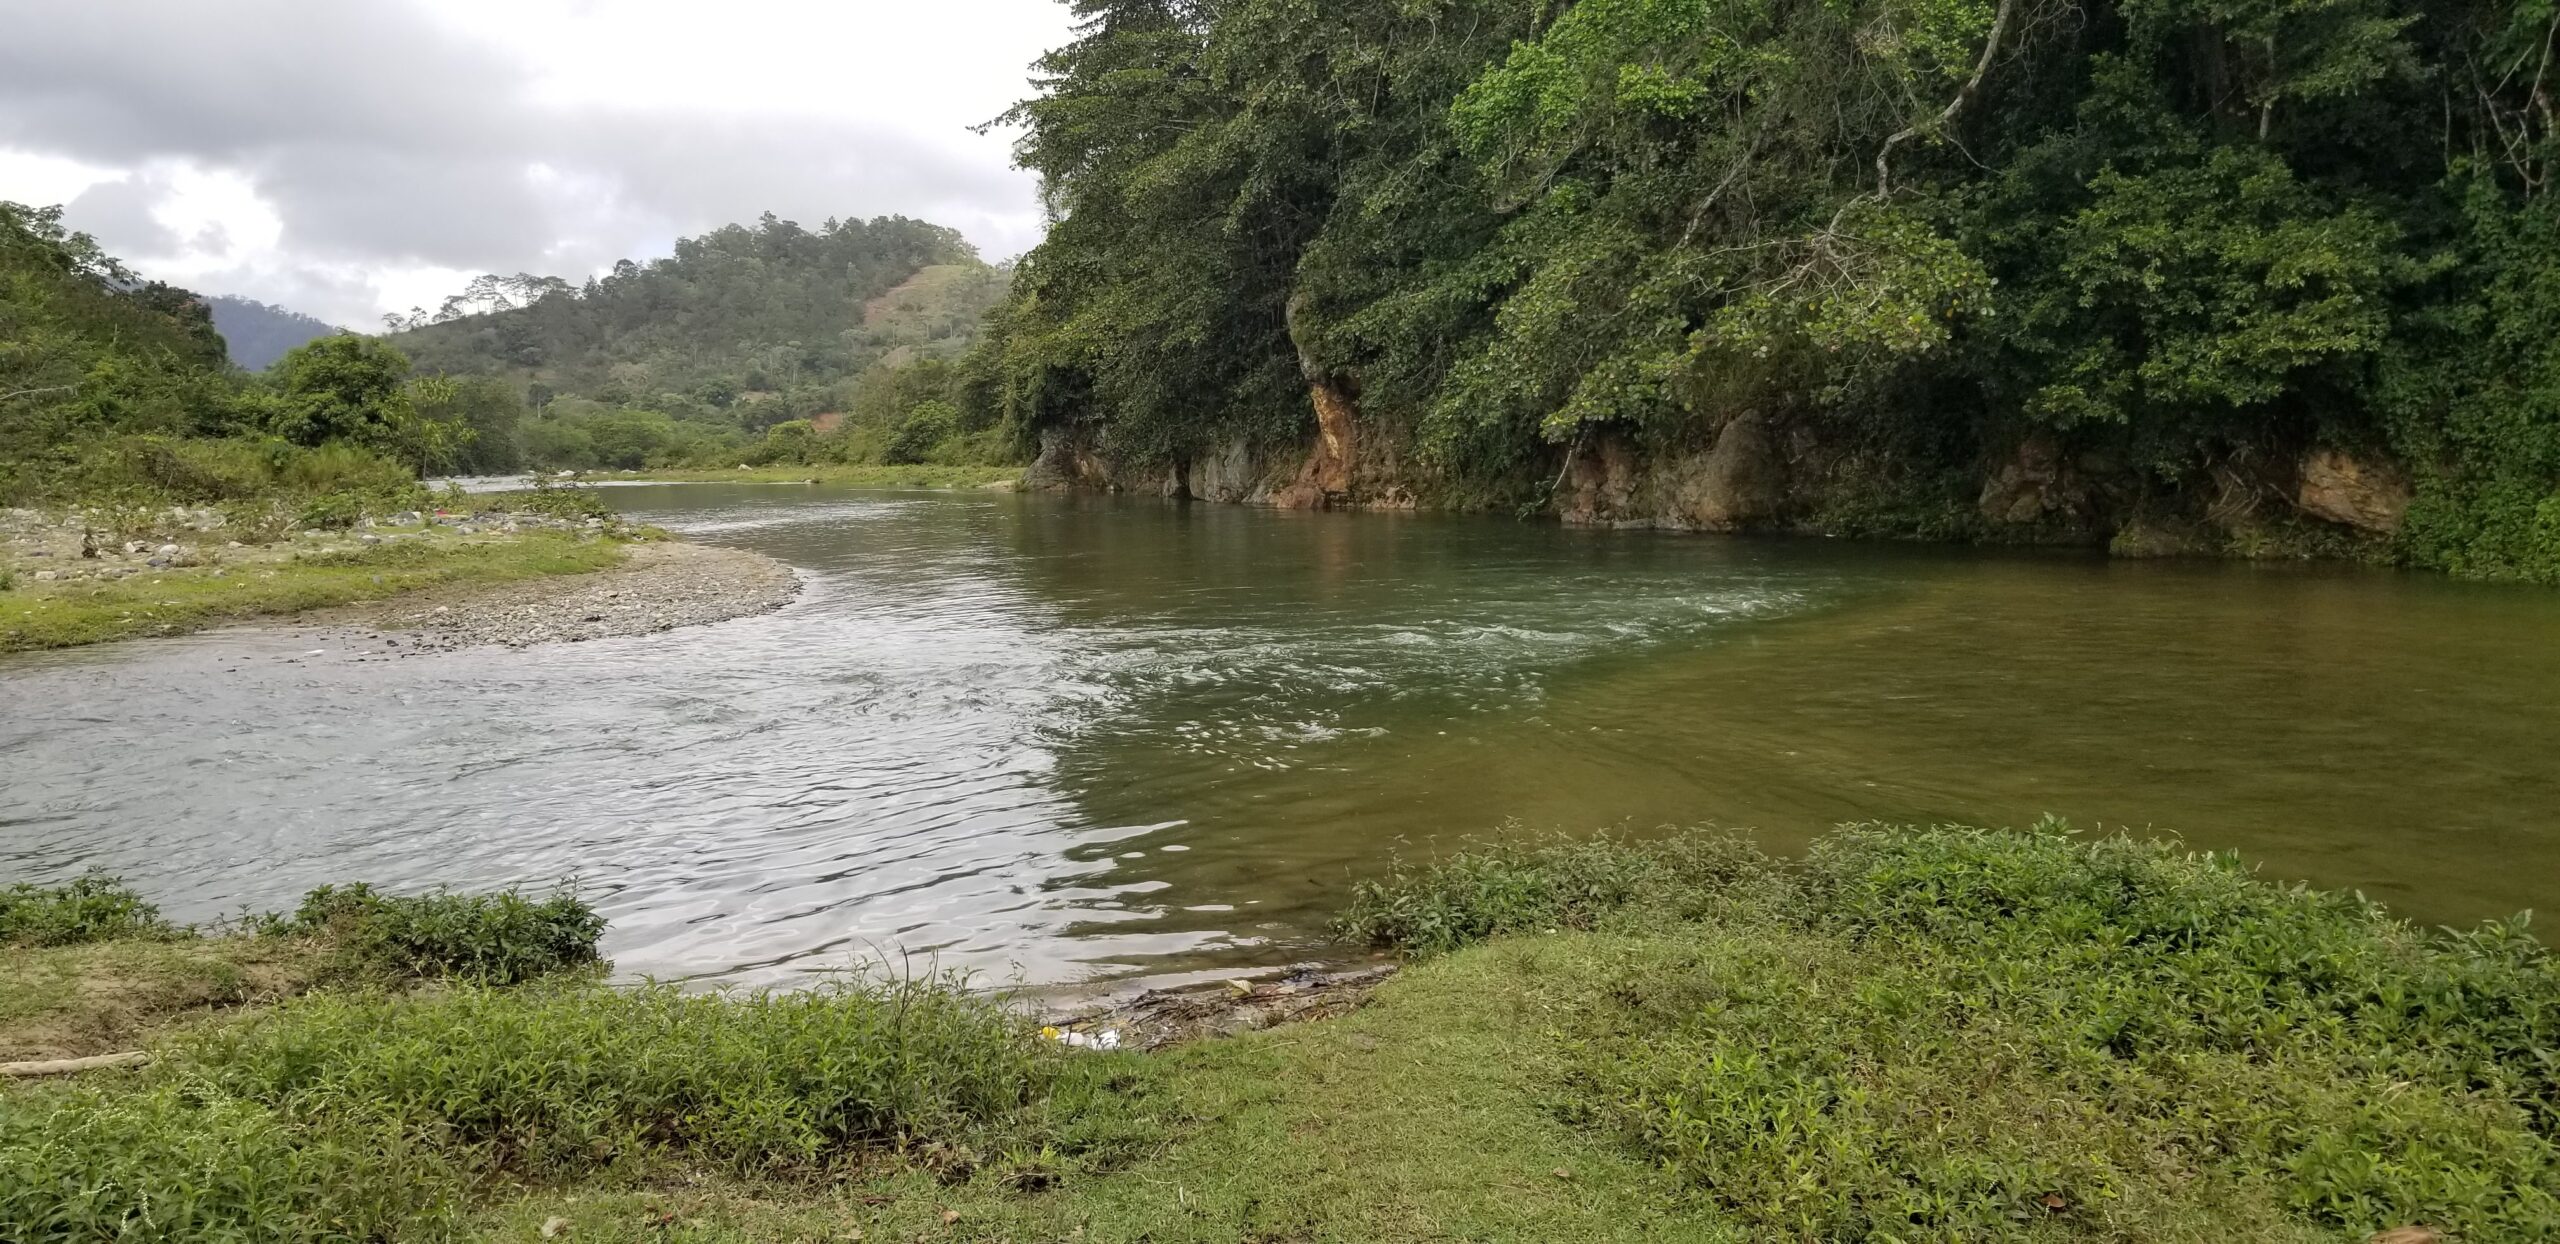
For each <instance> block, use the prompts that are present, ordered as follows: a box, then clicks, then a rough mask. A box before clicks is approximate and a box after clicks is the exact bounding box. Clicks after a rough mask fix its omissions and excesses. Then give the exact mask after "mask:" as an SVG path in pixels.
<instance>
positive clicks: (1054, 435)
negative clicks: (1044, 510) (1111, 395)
mask: <svg viewBox="0 0 2560 1244" xmlns="http://www.w3.org/2000/svg"><path fill="white" fill-rule="evenodd" d="M1022 486H1023V487H1025V488H1032V489H1044V490H1047V491H1051V492H1061V491H1065V490H1067V489H1070V488H1109V487H1111V486H1112V480H1111V472H1110V470H1109V469H1108V468H1107V467H1105V466H1104V465H1103V464H1102V463H1101V462H1100V461H1098V460H1097V459H1095V458H1094V456H1093V455H1092V454H1091V453H1090V452H1089V451H1088V450H1087V449H1086V448H1085V445H1084V442H1083V439H1082V438H1081V437H1079V436H1077V434H1076V430H1075V429H1074V428H1071V427H1048V428H1042V429H1040V456H1039V457H1037V458H1034V459H1032V460H1031V466H1030V469H1028V470H1026V471H1024V472H1023V473H1022Z"/></svg>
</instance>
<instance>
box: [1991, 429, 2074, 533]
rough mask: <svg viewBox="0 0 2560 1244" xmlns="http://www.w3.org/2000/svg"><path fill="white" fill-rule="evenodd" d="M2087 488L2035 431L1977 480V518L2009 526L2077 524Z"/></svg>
mask: <svg viewBox="0 0 2560 1244" xmlns="http://www.w3.org/2000/svg"><path fill="white" fill-rule="evenodd" d="M2089 503H2090V496H2089V487H2088V484H2087V482H2086V481H2085V480H2083V479H2082V478H2081V477H2080V475H2079V473H2078V472H2076V471H2074V470H2072V468H2071V463H2070V460H2069V459H2068V458H2067V457H2066V456H2065V455H2064V453H2063V449H2062V445H2061V443H2060V442H2058V441H2056V440H2055V439H2054V438H2053V436H2052V435H2051V434H2049V433H2045V432H2037V433H2035V434H2033V435H2030V436H2029V437H2027V438H2026V439H2025V440H2023V441H2020V442H2018V449H2017V452H2016V453H2014V454H2012V455H2010V457H2009V460H2008V461H2006V462H2003V463H2001V464H2000V466H1999V467H1998V468H1996V469H1995V470H1993V471H1992V473H1991V477H1990V478H1989V479H1987V480H1984V481H1983V484H1982V496H1981V499H1980V500H1979V501H1978V502H1977V505H1978V506H1979V508H1980V509H1981V511H1982V516H1983V517H1984V518H1986V519H1989V520H1991V521H1992V522H1995V523H2005V524H2008V525H2011V526H2039V525H2055V524H2077V523H2080V522H2084V521H2086V520H2087V518H2088V517H2089Z"/></svg>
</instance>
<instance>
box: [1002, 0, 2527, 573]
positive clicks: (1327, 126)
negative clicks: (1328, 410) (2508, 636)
mask: <svg viewBox="0 0 2560 1244" xmlns="http://www.w3.org/2000/svg"><path fill="white" fill-rule="evenodd" d="M1074 8H1075V11H1076V12H1077V14H1078V15H1079V16H1080V18H1081V19H1082V23H1083V24H1082V26H1081V27H1080V29H1079V32H1078V37H1077V38H1076V39H1075V41H1074V42H1072V43H1070V44H1069V45H1067V46H1066V47H1063V48H1060V49H1058V50H1057V51H1055V52H1054V53H1052V54H1051V55H1050V56H1049V57H1047V58H1046V59H1045V60H1043V61H1042V62H1041V64H1040V67H1039V74H1040V76H1039V79H1038V82H1037V85H1038V88H1039V89H1038V93H1037V94H1036V95H1035V96H1034V97H1033V98H1031V99H1030V100H1028V101H1026V102H1024V103H1023V104H1021V105H1020V106H1019V107H1018V108H1016V109H1015V110H1014V111H1013V112H1012V113H1011V114H1010V119H1011V120H1012V121H1015V122H1017V123H1019V124H1021V125H1023V126H1024V127H1026V130H1027V134H1026V137H1025V138H1024V139H1023V140H1022V144H1021V156H1022V161H1023V163H1024V164H1025V165H1026V166H1027V167H1029V168H1032V169H1034V170H1037V171H1038V172H1039V173H1040V174H1041V176H1042V177H1043V179H1044V184H1045V187H1046V193H1047V196H1048V199H1049V202H1050V204H1051V207H1052V210H1053V212H1054V214H1055V217H1056V220H1055V224H1054V226H1053V228H1052V230H1051V232H1050V234H1049V236H1048V239H1047V240H1046V241H1045V242H1044V243H1043V244H1042V245H1041V246H1039V247H1038V248H1037V249H1035V250H1033V251H1032V252H1031V253H1030V254H1029V255H1028V256H1026V257H1025V259H1024V260H1023V261H1022V264H1021V270H1020V275H1019V277H1018V279H1017V280H1016V282H1015V287H1014V291H1013V295H1012V298H1011V300H1010V302H1009V303H1008V304H1007V305H1006V306H1005V308H1004V309H1003V312H1002V315H1001V317H1000V320H999V326H998V328H997V330H996V331H995V333H994V335H993V339H992V340H991V341H990V343H989V345H988V347H987V349H988V351H989V353H990V354H991V356H992V357H991V358H990V359H989V360H988V361H987V364H986V371H987V373H988V374H989V375H991V376H993V377H996V378H997V383H996V384H995V385H994V386H993V387H992V388H991V389H990V390H988V391H987V392H988V394H989V396H990V398H991V400H994V401H995V402H996V403H997V405H998V407H999V409H1000V411H1001V413H1002V414H1003V415H1004V416H1005V417H1007V418H1008V419H1010V420H1011V421H1012V422H1013V423H1014V425H1015V426H1017V427H1019V428H1021V429H1022V430H1023V431H1024V433H1025V434H1026V436H1027V435H1029V434H1033V433H1038V434H1043V435H1047V436H1049V437H1051V438H1052V440H1053V441H1062V442H1073V443H1076V444H1080V445H1082V446H1084V447H1085V448H1087V449H1090V450H1092V451H1095V452H1098V453H1099V454H1101V455H1102V456H1103V457H1105V458H1107V459H1110V460H1113V461H1115V462H1119V463H1123V464H1130V465H1133V466H1146V467H1149V468H1150V469H1152V468H1153V467H1155V466H1162V465H1168V464H1169V465H1172V466H1174V467H1176V468H1179V466H1180V465H1181V464H1183V463H1184V462H1186V461H1192V460H1198V459H1204V458H1207V457H1209V456H1211V455H1214V454H1216V453H1218V452H1220V450H1221V447H1222V446H1225V445H1228V444H1233V443H1246V444H1276V445H1281V446H1290V447H1303V446H1305V445H1307V444H1308V443H1310V442H1311V441H1313V440H1314V439H1315V437H1314V433H1315V431H1316V420H1317V413H1316V411H1317V408H1318V407H1322V406H1326V405H1327V404H1328V403H1330V404H1331V406H1332V407H1334V408H1339V409H1347V410H1352V411H1354V412H1356V418H1355V419H1354V420H1353V421H1352V426H1355V427H1356V428H1357V429H1358V431H1359V435H1360V439H1361V440H1362V441H1363V442H1364V443H1370V444H1376V445H1383V446H1387V447H1390V448H1392V449H1394V450H1395V451H1396V453H1394V454H1392V455H1390V457H1391V458H1392V459H1393V461H1392V462H1391V463H1390V464H1389V467H1387V468H1382V469H1388V470H1389V471H1390V474H1391V475H1392V478H1391V479H1388V480H1386V481H1384V483H1383V484H1382V485H1380V486H1379V488H1377V489H1373V491H1382V490H1385V489H1387V488H1389V487H1400V488H1409V489H1414V490H1419V491H1421V492H1423V493H1425V494H1426V495H1427V496H1431V497H1436V498H1437V499H1439V500H1441V501H1443V502H1444V503H1449V504H1475V505H1519V506H1523V507H1527V508H1532V509H1536V508H1549V509H1555V508H1562V506H1561V502H1560V498H1559V496H1558V493H1559V492H1560V491H1562V490H1565V489H1566V488H1567V487H1568V486H1569V481H1570V480H1571V479H1572V473H1573V472H1574V471H1575V470H1576V468H1577V463H1583V464H1589V463H1592V462H1594V461H1595V460H1598V459H1604V458H1605V459H1609V460H1613V461H1614V460H1615V459H1616V458H1619V457H1627V456H1632V457H1634V458H1636V459H1639V460H1650V461H1653V462H1658V463H1659V462H1669V461H1672V460H1675V459H1678V458H1680V457H1682V456H1683V455H1693V454H1696V453H1698V452H1701V451H1704V450H1706V449H1707V447H1709V446H1716V445H1721V444H1723V443H1724V442H1725V440H1726V438H1725V437H1724V435H1723V434H1724V433H1725V432H1726V431H1728V430H1730V429H1734V428H1736V427H1741V428H1745V429H1747V431H1746V433H1745V434H1744V435H1742V436H1741V437H1740V438H1739V440H1738V442H1737V444H1736V453H1737V454H1739V453H1742V451H1743V450H1745V449H1748V450H1749V451H1750V452H1749V453H1748V454H1747V455H1746V456H1747V457H1749V458H1750V459H1752V460H1753V463H1752V469H1755V470H1760V471H1763V472H1764V473H1767V474H1771V475H1775V476H1779V477H1783V479H1784V480H1785V483H1784V485H1783V489H1782V495H1780V496H1777V497H1775V498H1771V499H1764V500H1761V501H1760V502H1759V503H1758V504H1756V505H1755V506H1752V507H1746V508H1745V509H1744V511H1743V512H1742V513H1741V515H1740V519H1741V525H1751V524H1752V523H1753V522H1755V521H1756V522H1759V523H1762V524H1765V525H1778V526H1794V527H1805V528H1815V529H1821V530H1830V531H1851V532H1858V531H1882V532H1901V533H1923V534H1930V535H1941V536H1958V537H1983V538H2035V537H2038V536H2044V535H2056V534H2059V535H2063V536H2067V537H2074V538H2103V537H2105V536H2108V535H2110V534H2113V535H2115V536H2117V537H2118V538H2119V540H2120V542H2122V543H2123V544H2124V545H2125V546H2126V547H2128V548H2143V547H2163V546H2166V547H2180V546H2183V547H2197V546H2202V547H2210V548H2218V549H2229V550H2235V551H2249V550H2251V549H2253V548H2266V549H2282V548H2331V547H2343V546H2344V544H2345V543H2347V542H2352V541H2361V543H2360V544H2357V545H2356V546H2355V548H2354V550H2353V551H2360V552H2362V553H2364V554H2366V555H2370V556H2380V557H2391V558H2395V559H2398V560H2401V561H2404V562H2407V563H2410V564H2414V565H2421V566H2431V567H2440V568H2445V569H2450V570H2454V571H2457V572H2461V573H2465V574H2473V575H2482V576H2509V577H2526V578H2535V579H2543V580H2552V579H2560V205H2556V204H2555V198H2554V196H2553V194H2552V187H2553V184H2554V183H2553V177H2554V171H2555V169H2560V103H2555V100H2556V99H2560V64H2556V63H2555V60H2556V59H2560V10H2555V9H2554V7H2553V6H2552V4H2551V3H2550V2H2549V0H2428V2H2427V3H2417V2H2415V0H2236V2H2235V0H2212V2H2210V3H2202V2H2188V0H2174V2H2171V3H2149V2H2143V3H2134V2H2131V0H2124V2H2118V0H2100V2H2097V3H2086V4H2080V3H2065V2H2061V0H1918V2H1913V0H1848V2H1845V3H1824V4H1805V3H1794V2H1791V0H1578V2H1575V3H1548V2H1546V0H1537V2H1528V0H1419V2H1415V3H1394V4H1388V3H1376V2H1370V0H1358V2H1353V3H1315V2H1313V0H1253V2H1250V3H1225V2H1221V0H1076V3H1075V5H1074ZM1311 397H1312V398H1313V399H1314V400H1312V401H1311V400H1310V399H1311ZM1339 431H1340V430H1339V429H1328V431H1327V434H1326V439H1327V441H1328V443H1330V442H1332V441H1334V440H1336V439H1339V438H1338V432H1339ZM1728 456H1731V455H1728ZM1590 469H1593V470H1599V469H1600V468H1598V467H1592V468H1590ZM1716 469H1720V470H1721V469H1727V468H1723V467H1718V468H1716ZM1332 491H1334V492H1335V493H1336V494H1337V495H1335V496H1333V497H1331V498H1329V499H1331V500H1337V501H1340V500H1349V501H1353V502H1357V501H1361V500H1363V499H1364V498H1363V497H1362V496H1361V495H1359V487H1358V486H1357V485H1354V486H1353V487H1351V488H1349V489H1347V490H1346V489H1344V488H1341V487H1336V488H1334V489H1333V490H1332ZM1699 521H1708V522H1713V521H1718V520H1716V519H1715V518H1713V517H1710V518H1708V519H1702V520H1699ZM2181 536H2183V537H2186V538H2185V539H2184V540H2183V543H2182V542H2181V540H2179V539H2177V538H2174V537H2181Z"/></svg>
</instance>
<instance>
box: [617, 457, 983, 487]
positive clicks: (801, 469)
mask: <svg viewBox="0 0 2560 1244" xmlns="http://www.w3.org/2000/svg"><path fill="white" fill-rule="evenodd" d="M626 478H632V479H641V480H653V481H657V482H660V483H671V484H798V483H804V482H806V481H809V480H817V481H820V482H821V483H828V484H843V485H848V486H851V487H855V488H987V487H992V486H994V485H997V484H1007V483H1011V482H1013V481H1015V480H1018V479H1021V478H1022V468H1021V467H1018V466H937V465H932V464H923V465H917V466H865V465H859V464H845V463H819V464H815V465H806V466H772V467H755V468H752V469H749V470H745V471H740V470H737V469H735V468H731V469H728V470H716V469H715V470H663V471H643V472H641V473H640V474H639V475H636V476H630V477H626Z"/></svg>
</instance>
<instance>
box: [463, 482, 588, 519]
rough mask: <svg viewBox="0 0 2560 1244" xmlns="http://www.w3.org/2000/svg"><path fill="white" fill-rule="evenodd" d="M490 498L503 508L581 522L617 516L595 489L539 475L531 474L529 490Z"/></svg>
mask: <svg viewBox="0 0 2560 1244" xmlns="http://www.w3.org/2000/svg"><path fill="white" fill-rule="evenodd" d="M493 500H502V501H503V502H504V505H505V508H507V509H512V510H527V511H530V512H532V513H535V514H542V515H546V516H548V517H551V518H560V519H568V520H571V521H573V522H583V521H585V520H587V519H590V518H601V519H605V520H607V521H612V520H613V519H615V518H616V517H617V515H615V513H614V511H613V507H612V506H609V505H606V504H605V503H604V498H603V497H602V496H599V495H598V494H597V492H596V490H595V489H593V488H589V487H587V486H585V485H582V484H568V483H562V482H560V481H558V480H553V479H546V478H544V477H542V476H539V475H537V476H534V477H533V487H532V488H531V489H530V490H529V491H526V492H521V493H510V494H506V495H505V496H504V497H503V498H493Z"/></svg>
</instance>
